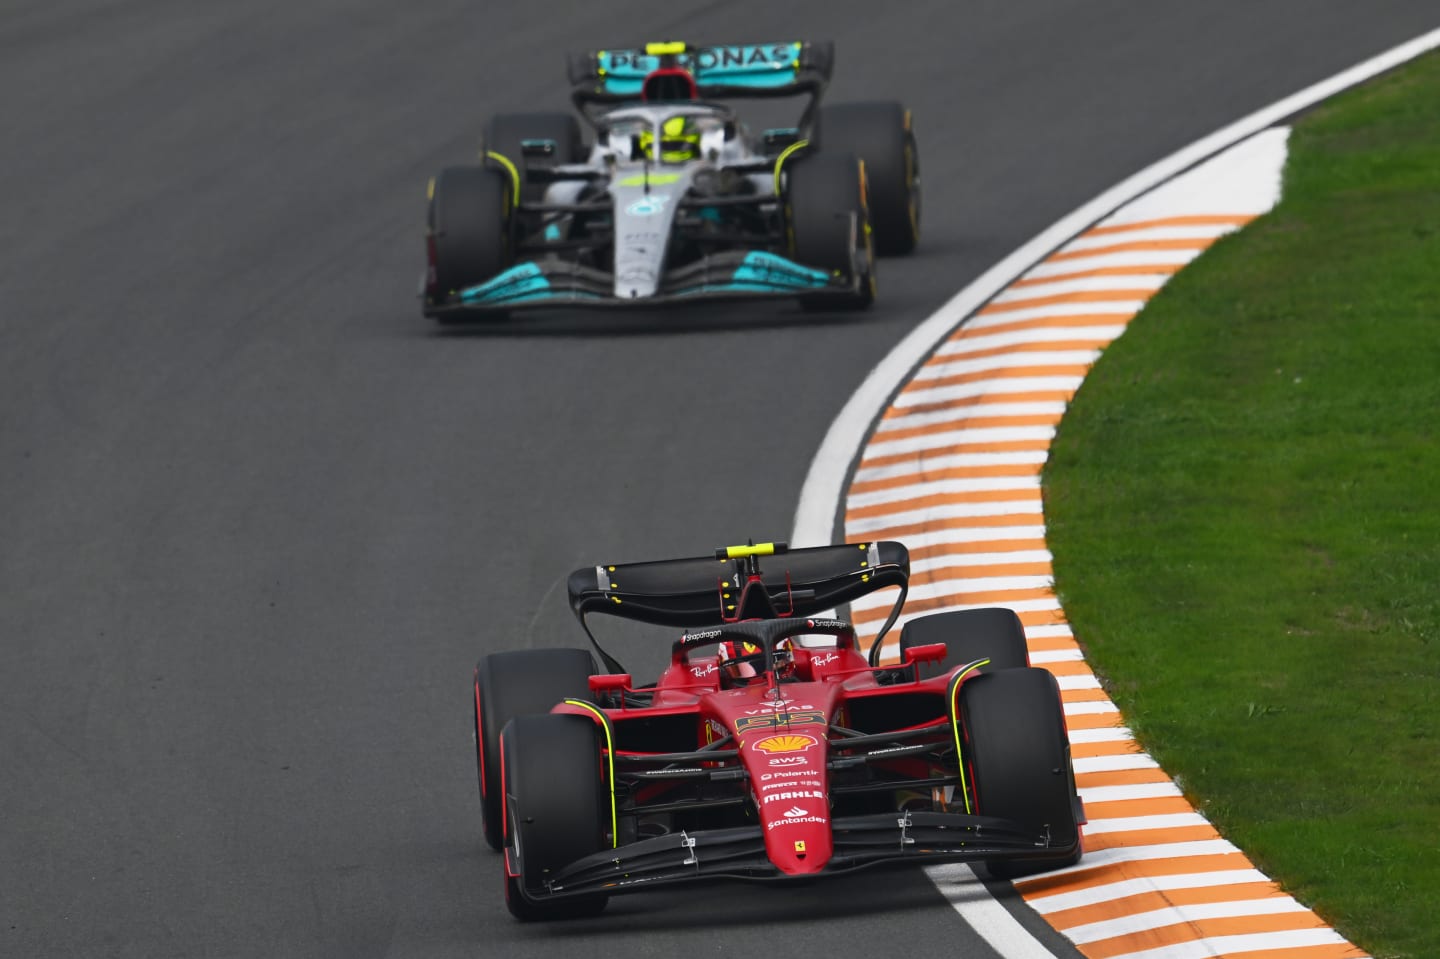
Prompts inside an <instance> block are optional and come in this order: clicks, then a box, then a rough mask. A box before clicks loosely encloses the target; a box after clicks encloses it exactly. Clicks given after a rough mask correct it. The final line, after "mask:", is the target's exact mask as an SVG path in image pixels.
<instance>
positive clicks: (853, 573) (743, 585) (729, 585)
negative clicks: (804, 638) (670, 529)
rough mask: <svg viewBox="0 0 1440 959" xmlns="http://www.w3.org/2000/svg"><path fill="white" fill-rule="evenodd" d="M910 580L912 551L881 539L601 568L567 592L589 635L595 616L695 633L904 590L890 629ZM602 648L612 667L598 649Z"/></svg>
mask: <svg viewBox="0 0 1440 959" xmlns="http://www.w3.org/2000/svg"><path fill="white" fill-rule="evenodd" d="M909 581H910V552H909V550H907V549H906V548H905V545H904V544H903V543H897V542H894V541H891V540H880V541H876V542H870V543H848V544H841V545H836V546H811V547H806V548H803V549H788V548H787V547H786V546H785V544H784V543H762V544H759V545H751V546H731V547H724V548H722V549H719V550H716V551H715V553H714V555H711V556H697V557H693V558H687V559H669V560H659V561H656V562H648V563H615V564H611V563H602V564H599V565H596V566H587V567H585V568H583V569H577V570H576V571H575V572H573V573H571V574H570V579H569V583H568V587H569V595H570V608H571V610H572V611H573V612H574V614H575V617H576V618H577V619H578V620H579V621H580V624H581V626H582V627H584V628H585V631H586V633H589V632H590V630H589V627H588V626H586V624H585V617H586V616H587V615H588V614H590V613H604V614H606V615H609V616H618V617H620V618H622V619H629V620H634V621H636V622H641V623H649V624H652V625H656V626H674V627H678V628H681V629H691V628H696V627H704V626H713V625H715V624H717V623H724V622H738V621H740V620H743V619H749V618H766V619H769V618H778V617H808V616H818V615H821V614H823V613H828V612H829V611H830V610H833V609H834V608H835V607H837V606H840V605H842V604H844V603H849V602H851V601H853V600H856V599H858V598H860V597H861V596H865V595H868V594H870V593H873V592H875V591H876V590H880V589H885V588H886V587H898V588H899V596H898V598H897V600H896V603H895V608H894V609H893V610H892V612H891V618H890V620H889V621H887V623H886V626H887V627H888V626H889V625H890V622H892V621H893V619H894V617H895V616H896V615H897V614H898V613H899V610H900V607H901V605H902V604H903V603H904V601H905V595H906V591H907V589H908V585H909ZM884 632H885V630H883V629H882V630H881V635H882V636H883V634H884ZM591 640H592V642H593V641H594V636H593V634H592V635H591ZM596 648H597V650H598V651H599V652H600V654H601V656H602V657H604V658H605V659H606V661H607V663H608V662H611V660H610V657H609V656H607V655H605V652H604V650H603V649H599V644H598V643H597V644H596ZM612 668H615V667H614V664H612ZM615 671H616V672H621V671H623V670H619V669H615Z"/></svg>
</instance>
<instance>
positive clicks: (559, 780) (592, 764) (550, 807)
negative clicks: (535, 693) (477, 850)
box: [500, 713, 610, 922]
mask: <svg viewBox="0 0 1440 959" xmlns="http://www.w3.org/2000/svg"><path fill="white" fill-rule="evenodd" d="M500 752H501V757H502V759H501V762H502V763H503V766H504V773H503V776H504V784H505V785H504V789H505V817H506V818H505V821H506V836H505V842H506V850H505V859H506V869H505V905H506V906H508V907H509V909H510V914H511V915H513V916H514V917H515V918H516V919H521V920H524V921H527V922H533V921H543V920H551V919H578V918H582V917H586V916H594V915H596V914H597V913H599V912H600V911H601V910H602V909H604V908H605V903H606V902H607V901H608V899H609V897H608V896H606V895H604V894H597V895H587V896H578V897H575V898H570V899H554V900H548V901H547V900H544V899H540V898H538V897H537V898H531V897H530V896H529V895H527V893H528V892H529V891H531V890H533V891H535V892H537V893H539V892H541V891H543V890H544V889H545V887H546V884H547V883H548V882H550V881H552V879H553V878H554V877H555V876H556V875H557V874H558V873H559V871H560V870H561V869H563V868H564V867H565V866H568V865H569V864H570V863H572V862H574V861H575V860H577V859H581V858H583V857H585V856H588V855H590V854H592V853H596V852H599V851H600V850H601V849H603V848H606V847H607V846H608V845H609V840H608V838H607V836H606V830H607V829H608V828H609V826H610V795H609V792H608V791H607V790H606V788H605V784H604V782H603V781H602V780H601V778H600V736H599V733H598V731H597V730H596V727H595V723H594V722H592V721H591V720H589V719H587V718H586V717H584V716H569V715H564V714H559V713H552V714H547V715H543V716H520V717H517V718H516V719H513V720H511V721H510V723H509V724H508V725H507V726H506V727H505V731H504V732H503V733H501V734H500ZM512 865H513V866H514V867H515V870H514V871H515V872H516V873H518V875H512V874H511V873H512V870H511V868H510V867H511V866H512Z"/></svg>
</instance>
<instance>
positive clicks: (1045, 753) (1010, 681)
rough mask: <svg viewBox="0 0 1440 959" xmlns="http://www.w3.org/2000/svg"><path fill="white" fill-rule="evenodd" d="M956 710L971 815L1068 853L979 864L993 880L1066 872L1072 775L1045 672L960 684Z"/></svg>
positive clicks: (1052, 684)
mask: <svg viewBox="0 0 1440 959" xmlns="http://www.w3.org/2000/svg"><path fill="white" fill-rule="evenodd" d="M960 706H961V710H962V714H963V718H964V723H965V732H966V737H967V742H966V749H967V752H968V753H969V756H968V759H969V761H970V768H971V769H972V770H973V773H974V790H975V798H976V801H977V806H978V810H977V811H978V812H979V813H980V815H982V816H998V817H1001V818H1003V819H1012V820H1015V821H1017V822H1020V823H1023V824H1024V825H1025V826H1027V827H1028V828H1030V829H1032V830H1035V831H1036V832H1040V831H1048V832H1049V834H1050V837H1051V842H1052V843H1053V844H1054V845H1056V846H1059V847H1070V846H1072V845H1073V846H1074V852H1073V853H1069V854H1066V855H1062V856H1057V857H1055V858H1053V859H1027V860H1022V859H1010V860H1007V859H996V860H991V861H989V862H987V863H986V866H987V867H988V868H989V871H990V874H991V875H992V876H995V877H996V878H1000V879H1012V878H1015V877H1017V876H1023V875H1029V874H1032V873H1035V872H1043V871H1045V870H1047V869H1055V868H1059V867H1061V866H1068V865H1071V864H1073V863H1074V862H1076V861H1078V860H1079V857H1080V848H1079V845H1078V843H1079V834H1080V826H1079V823H1078V822H1077V819H1076V809H1077V804H1076V801H1075V774H1074V771H1073V769H1072V768H1071V765H1070V740H1069V737H1068V736H1067V735H1066V732H1065V715H1064V711H1063V709H1062V707H1061V705H1060V687H1059V684H1058V683H1057V682H1056V681H1055V677H1054V676H1053V675H1052V674H1051V673H1050V672H1049V670H1045V669H1041V668H1039V667H1022V668H1017V669H1001V670H998V671H996V672H992V673H985V674H982V675H979V676H976V677H975V678H973V679H970V680H967V681H966V682H965V684H964V685H963V686H962V687H961V692H960Z"/></svg>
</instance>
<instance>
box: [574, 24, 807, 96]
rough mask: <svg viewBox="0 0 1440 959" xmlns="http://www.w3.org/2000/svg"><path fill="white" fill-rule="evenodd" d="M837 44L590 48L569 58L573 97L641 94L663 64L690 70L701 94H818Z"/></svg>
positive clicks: (798, 42)
mask: <svg viewBox="0 0 1440 959" xmlns="http://www.w3.org/2000/svg"><path fill="white" fill-rule="evenodd" d="M834 64H835V45H834V44H833V43H831V42H830V41H801V40H791V41H780V42H774V43H749V44H731V45H726V46H703V47H701V46H690V45H689V44H686V43H683V42H679V41H674V42H662V43H647V44H645V46H643V47H636V48H633V49H622V50H590V51H586V52H585V53H576V54H571V55H570V58H569V64H568V67H569V75H570V83H571V84H572V85H573V87H574V89H573V91H572V93H571V97H572V98H573V99H574V101H575V104H576V106H578V107H581V108H582V109H583V108H584V107H585V106H586V105H587V104H609V103H625V102H631V101H634V100H638V99H640V95H641V91H642V90H643V89H644V85H645V78H646V77H647V76H649V75H650V74H651V73H652V72H654V71H656V70H659V69H662V68H675V67H678V68H680V69H683V70H688V71H689V72H690V74H691V76H693V77H694V80H695V88H696V92H697V93H698V94H699V96H700V97H701V98H702V99H733V98H749V97H787V96H799V95H805V94H809V95H811V96H812V97H815V98H818V97H819V96H820V94H821V93H822V92H823V91H824V89H825V85H826V84H827V83H829V81H830V74H831V71H832V70H833V69H834Z"/></svg>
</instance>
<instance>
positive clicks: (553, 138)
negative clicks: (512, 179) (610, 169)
mask: <svg viewBox="0 0 1440 959" xmlns="http://www.w3.org/2000/svg"><path fill="white" fill-rule="evenodd" d="M527 140H530V141H538V140H549V141H550V142H552V143H554V144H555V152H554V153H553V154H552V155H551V156H549V157H546V158H544V159H543V160H542V159H540V158H534V159H532V160H531V161H529V163H533V164H534V165H536V166H546V165H548V166H554V165H555V164H558V163H579V162H580V161H582V160H584V159H585V142H584V140H583V138H582V137H581V135H580V121H579V120H577V119H575V116H574V114H571V113H502V114H499V115H497V116H494V117H491V118H490V122H489V123H487V124H485V134H484V141H483V143H484V148H485V150H486V152H487V153H488V152H490V151H494V152H495V153H498V154H500V155H501V156H503V157H505V159H507V160H509V161H510V162H511V163H513V164H514V165H515V169H516V172H517V173H519V174H520V187H521V189H520V198H521V200H523V201H524V202H526V203H532V202H535V201H537V200H539V199H540V197H541V195H542V194H543V193H544V192H545V184H543V183H531V182H530V181H529V179H528V178H527V177H526V176H525V171H526V168H527V166H528V164H527V161H526V159H525V151H524V144H525V142H526V141H527Z"/></svg>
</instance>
